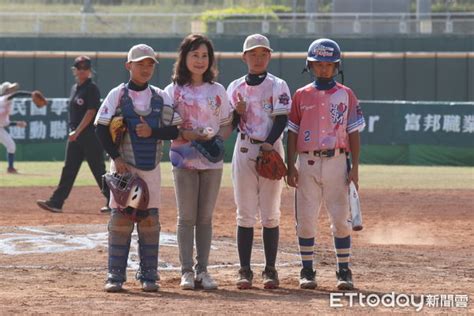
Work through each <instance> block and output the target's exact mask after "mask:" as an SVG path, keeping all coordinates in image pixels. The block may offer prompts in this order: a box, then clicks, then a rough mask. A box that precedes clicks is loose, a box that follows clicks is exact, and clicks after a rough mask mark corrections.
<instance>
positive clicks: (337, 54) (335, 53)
mask: <svg viewBox="0 0 474 316" xmlns="http://www.w3.org/2000/svg"><path fill="white" fill-rule="evenodd" d="M306 60H307V61H324V62H329V63H338V62H340V61H341V49H340V48H339V45H338V44H337V43H336V42H335V41H333V40H331V39H329V38H320V39H317V40H315V41H314V42H312V43H311V45H309V48H308V57H307V58H306Z"/></svg>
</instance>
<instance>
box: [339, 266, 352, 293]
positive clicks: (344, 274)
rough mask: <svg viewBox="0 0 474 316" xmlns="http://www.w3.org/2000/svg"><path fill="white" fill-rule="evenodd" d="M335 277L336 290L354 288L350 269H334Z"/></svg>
mask: <svg viewBox="0 0 474 316" xmlns="http://www.w3.org/2000/svg"><path fill="white" fill-rule="evenodd" d="M336 277H337V289H338V290H346V291H348V290H352V289H354V284H353V283H352V271H351V269H340V270H339V271H336Z"/></svg>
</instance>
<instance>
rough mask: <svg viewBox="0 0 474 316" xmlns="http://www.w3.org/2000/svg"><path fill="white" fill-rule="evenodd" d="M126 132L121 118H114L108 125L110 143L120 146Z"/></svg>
mask: <svg viewBox="0 0 474 316" xmlns="http://www.w3.org/2000/svg"><path fill="white" fill-rule="evenodd" d="M126 131H127V126H126V125H125V122H124V120H123V116H114V117H113V118H112V120H111V121H110V124H109V132H110V136H112V142H113V143H114V144H115V145H120V143H121V142H122V139H123V135H125V132H126Z"/></svg>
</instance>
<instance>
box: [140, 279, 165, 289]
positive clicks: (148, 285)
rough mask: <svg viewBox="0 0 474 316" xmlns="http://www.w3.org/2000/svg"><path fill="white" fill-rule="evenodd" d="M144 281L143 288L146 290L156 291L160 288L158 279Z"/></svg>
mask: <svg viewBox="0 0 474 316" xmlns="http://www.w3.org/2000/svg"><path fill="white" fill-rule="evenodd" d="M141 283H142V290H143V291H144V292H156V291H158V289H159V288H160V286H159V285H158V284H157V283H156V281H148V280H145V281H141Z"/></svg>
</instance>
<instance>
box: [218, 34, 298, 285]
mask: <svg viewBox="0 0 474 316" xmlns="http://www.w3.org/2000/svg"><path fill="white" fill-rule="evenodd" d="M272 51H273V50H272V49H271V48H270V42H269V41H268V39H267V38H266V37H265V36H263V35H260V34H253V35H250V36H248V37H247V38H246V40H245V42H244V45H243V55H242V59H243V60H244V62H245V63H246V64H247V68H248V73H247V74H246V75H245V76H243V77H241V78H239V79H237V80H234V81H233V82H232V83H231V84H230V85H229V87H228V88H227V94H228V96H229V100H230V101H231V103H232V105H233V107H234V110H235V111H234V120H233V125H234V127H236V126H237V125H238V129H239V134H238V136H237V142H236V144H235V148H234V155H233V158H232V181H233V184H234V198H235V202H236V204H237V248H238V252H239V259H240V270H239V276H238V279H237V284H236V285H237V288H239V289H248V288H250V287H251V286H252V279H253V272H252V270H251V267H250V257H251V254H252V244H253V234H254V228H253V227H254V225H255V223H256V221H257V216H259V217H260V222H261V224H262V226H263V234H262V235H263V244H264V248H265V269H264V271H263V272H262V277H263V287H264V288H265V289H275V288H277V287H278V286H279V280H278V273H277V271H276V269H275V261H276V256H277V251H278V240H279V228H278V227H279V221H280V200H281V191H282V187H283V186H282V185H283V180H281V179H280V180H276V179H273V180H272V179H268V178H265V177H262V176H261V175H260V174H259V173H257V170H256V160H257V156H259V155H260V152H261V151H273V150H275V151H276V152H275V153H274V154H277V155H278V154H279V155H280V156H282V157H284V151H283V144H282V137H281V135H282V133H283V130H284V129H285V127H286V123H287V121H288V113H289V112H290V107H291V98H290V90H289V89H288V85H287V84H286V82H285V81H284V80H282V79H280V78H278V77H276V76H274V75H272V74H271V73H268V72H267V67H268V63H269V62H270V59H271V52H272ZM283 165H284V164H283Z"/></svg>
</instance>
